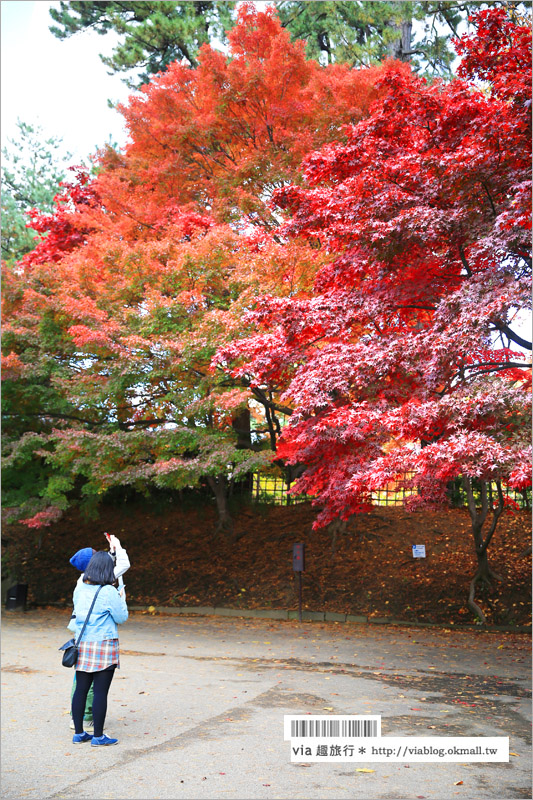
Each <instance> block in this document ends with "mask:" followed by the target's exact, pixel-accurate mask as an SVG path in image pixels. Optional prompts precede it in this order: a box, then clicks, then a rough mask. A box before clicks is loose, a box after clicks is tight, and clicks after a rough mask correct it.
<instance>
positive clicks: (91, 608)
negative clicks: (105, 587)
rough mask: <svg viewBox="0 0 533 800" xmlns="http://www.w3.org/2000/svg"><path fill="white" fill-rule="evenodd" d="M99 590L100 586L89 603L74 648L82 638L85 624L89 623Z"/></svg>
mask: <svg viewBox="0 0 533 800" xmlns="http://www.w3.org/2000/svg"><path fill="white" fill-rule="evenodd" d="M101 588H102V587H101V586H99V587H98V589H97V590H96V593H95V595H94V597H93V601H92V603H91V607H90V609H89V613H88V614H87V616H86V617H85V622H84V623H83V628H82V629H81V633H80V635H79V636H78V638H77V640H76V647H77V646H78V645H79V643H80V639H81V637H82V636H83V632H84V630H85V627H86V625H87V623H88V622H89V617H90V616H91V611H92V610H93V607H94V604H95V602H96V598H97V597H98V592H99V591H100V589H101Z"/></svg>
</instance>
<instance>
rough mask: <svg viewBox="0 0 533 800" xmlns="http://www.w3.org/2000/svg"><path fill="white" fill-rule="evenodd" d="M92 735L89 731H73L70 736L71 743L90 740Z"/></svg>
mask: <svg viewBox="0 0 533 800" xmlns="http://www.w3.org/2000/svg"><path fill="white" fill-rule="evenodd" d="M92 738H93V737H92V736H91V735H90V734H89V733H85V731H83V733H75V734H74V736H73V737H72V744H81V743H82V742H90V740H91V739H92Z"/></svg>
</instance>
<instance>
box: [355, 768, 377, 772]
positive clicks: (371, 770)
mask: <svg viewBox="0 0 533 800" xmlns="http://www.w3.org/2000/svg"><path fill="white" fill-rule="evenodd" d="M355 771H356V772H375V771H376V770H375V769H356V770H355Z"/></svg>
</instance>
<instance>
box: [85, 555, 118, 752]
mask: <svg viewBox="0 0 533 800" xmlns="http://www.w3.org/2000/svg"><path fill="white" fill-rule="evenodd" d="M114 582H115V574H114V562H113V559H112V558H111V556H110V555H109V553H107V552H105V551H104V550H102V551H100V552H97V553H95V554H94V555H93V557H92V558H91V560H90V561H89V563H88V565H87V568H86V570H85V574H84V576H83V580H82V581H79V582H78V584H77V586H76V589H75V590H74V614H75V615H76V635H77V636H78V635H79V634H80V632H81V629H82V627H83V623H84V622H85V619H86V617H87V614H88V613H89V609H90V607H91V603H92V602H93V600H94V597H95V594H96V593H97V591H98V589H99V587H101V588H100V590H99V591H98V597H97V598H96V602H95V604H94V607H93V610H92V611H91V614H90V617H89V621H88V623H87V627H86V628H85V633H84V634H83V638H82V640H81V641H80V644H79V654H78V661H77V664H76V690H75V692H74V695H73V697H72V719H73V720H74V729H75V731H76V733H75V734H74V736H73V738H72V741H73V743H74V744H81V743H82V742H88V741H90V742H91V745H92V746H93V747H97V746H101V745H111V744H117V743H118V739H111V738H110V737H109V736H105V735H104V722H105V716H106V711H107V694H108V692H109V687H110V686H111V681H112V680H113V675H114V674H115V669H116V668H117V667H118V666H119V651H118V631H117V625H118V624H120V623H122V622H125V621H126V620H127V618H128V607H127V605H126V600H125V599H124V597H121V595H120V594H119V592H118V591H117V590H116V589H115V587H114V586H113V583H114ZM91 686H92V687H93V690H94V700H93V720H94V735H93V736H91V735H90V734H88V733H86V732H85V731H84V730H83V713H84V710H85V701H86V699H87V694H88V692H89V689H90V687H91Z"/></svg>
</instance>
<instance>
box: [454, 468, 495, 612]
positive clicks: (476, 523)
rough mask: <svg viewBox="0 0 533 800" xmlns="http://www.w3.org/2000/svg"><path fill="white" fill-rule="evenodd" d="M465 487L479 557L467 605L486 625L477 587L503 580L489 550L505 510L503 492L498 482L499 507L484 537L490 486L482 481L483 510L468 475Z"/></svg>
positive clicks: (464, 483)
mask: <svg viewBox="0 0 533 800" xmlns="http://www.w3.org/2000/svg"><path fill="white" fill-rule="evenodd" d="M463 486H464V489H465V492H466V497H467V500H468V510H469V512H470V519H471V521H472V535H473V537H474V545H475V548H476V555H477V570H476V574H475V575H474V577H473V578H472V580H471V581H470V589H469V593H468V601H467V605H468V608H469V609H470V610H471V611H472V613H473V614H475V615H476V617H478V619H479V620H480V622H482V623H486V621H487V618H486V616H485V614H484V613H483V611H482V609H481V608H480V607H479V606H478V604H477V603H476V602H475V594H476V585H477V584H478V583H482V584H485V585H486V586H488V587H489V588H492V587H491V583H490V581H491V579H493V580H502V578H501V577H500V576H499V575H497V574H496V573H495V572H493V571H492V569H491V568H490V566H489V560H488V555H487V549H488V546H489V544H490V541H491V539H492V536H493V534H494V531H495V530H496V525H497V523H498V519H499V518H500V516H501V514H502V512H503V508H504V500H503V491H502V487H501V483H500V481H496V488H497V491H498V505H497V506H496V507H495V508H491V512H492V520H491V524H490V527H489V530H488V532H487V535H486V536H485V537H484V535H483V525H484V524H485V521H486V519H487V516H488V513H489V494H490V493H489V487H488V484H487V482H486V481H481V508H480V509H479V510H478V508H477V507H476V501H475V498H474V490H473V486H472V479H471V478H470V477H469V476H468V475H464V476H463Z"/></svg>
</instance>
